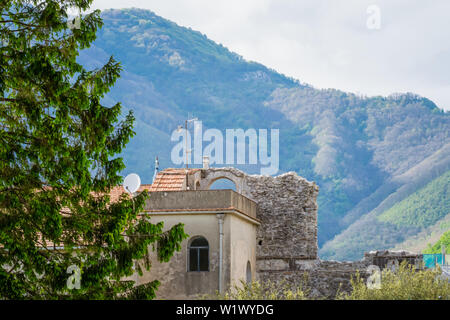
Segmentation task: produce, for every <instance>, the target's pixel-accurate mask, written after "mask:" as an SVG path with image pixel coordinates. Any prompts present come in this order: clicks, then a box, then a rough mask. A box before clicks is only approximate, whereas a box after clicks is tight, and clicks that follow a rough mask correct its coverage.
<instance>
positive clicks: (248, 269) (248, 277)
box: [246, 261, 252, 284]
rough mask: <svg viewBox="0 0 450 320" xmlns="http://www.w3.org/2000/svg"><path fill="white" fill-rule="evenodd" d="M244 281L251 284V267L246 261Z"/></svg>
mask: <svg viewBox="0 0 450 320" xmlns="http://www.w3.org/2000/svg"><path fill="white" fill-rule="evenodd" d="M246 280H247V283H248V284H250V283H251V282H252V266H251V264H250V261H247V272H246Z"/></svg>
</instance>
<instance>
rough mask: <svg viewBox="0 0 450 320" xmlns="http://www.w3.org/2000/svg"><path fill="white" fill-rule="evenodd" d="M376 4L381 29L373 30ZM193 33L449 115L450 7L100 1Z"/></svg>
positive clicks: (390, 1)
mask: <svg viewBox="0 0 450 320" xmlns="http://www.w3.org/2000/svg"><path fill="white" fill-rule="evenodd" d="M369 5H377V6H378V7H379V8H380V13H381V25H380V26H381V28H380V29H379V30H370V29H368V28H367V23H366V22H367V18H368V14H367V12H366V10H367V7H368V6H369ZM94 7H96V8H100V9H106V8H125V7H138V8H145V9H150V10H152V11H154V12H155V13H156V14H158V15H160V16H162V17H164V18H167V19H170V20H172V21H174V22H176V23H178V24H179V25H182V26H187V27H191V28H192V29H195V30H198V31H200V32H202V33H204V34H206V35H207V36H208V37H209V38H210V39H212V40H214V41H216V42H218V43H222V44H223V45H225V46H226V47H228V48H229V49H230V50H232V51H235V52H237V53H238V54H240V55H242V56H244V58H246V59H248V60H254V61H258V62H260V63H263V64H264V65H266V66H268V67H271V68H273V69H275V70H277V71H279V72H281V73H284V74H286V75H288V76H292V77H294V78H297V79H299V80H301V81H302V82H306V83H310V84H312V85H314V86H316V87H319V88H338V89H343V90H346V91H352V92H359V93H364V94H368V95H374V94H383V95H386V94H390V93H392V92H405V91H410V92H415V93H418V94H421V95H424V96H426V97H428V98H430V99H432V100H433V101H435V102H436V103H437V104H438V106H439V107H441V108H444V109H446V110H450V90H449V89H450V19H449V18H448V17H449V15H450V1H448V0H433V1H420V0H346V1H335V0H304V1H296V0H169V1H168V0H152V1H145V0H127V1H124V0H122V1H119V0H96V1H95V2H94Z"/></svg>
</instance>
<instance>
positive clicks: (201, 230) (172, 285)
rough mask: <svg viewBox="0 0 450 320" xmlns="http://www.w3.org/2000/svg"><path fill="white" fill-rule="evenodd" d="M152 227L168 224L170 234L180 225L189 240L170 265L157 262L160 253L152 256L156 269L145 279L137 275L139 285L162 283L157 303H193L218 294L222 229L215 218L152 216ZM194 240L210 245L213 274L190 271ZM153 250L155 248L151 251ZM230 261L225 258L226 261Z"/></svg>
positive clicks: (185, 241)
mask: <svg viewBox="0 0 450 320" xmlns="http://www.w3.org/2000/svg"><path fill="white" fill-rule="evenodd" d="M151 221H152V223H157V222H159V221H164V229H165V230H167V229H169V228H171V227H172V226H174V225H175V224H177V223H184V224H185V227H184V230H185V232H186V233H187V234H188V235H189V239H187V240H184V241H183V243H182V250H181V251H180V252H175V254H174V256H173V257H172V258H171V259H170V261H169V262H163V263H160V262H158V261H157V258H156V253H155V252H151V255H150V259H151V261H152V267H151V269H150V272H145V273H144V275H143V276H142V277H138V276H137V275H135V280H136V281H137V283H138V284H142V283H147V282H149V281H152V280H154V279H158V280H159V281H160V282H161V285H160V287H159V289H158V291H157V296H156V297H157V299H193V298H196V297H197V295H198V294H214V292H215V291H216V290H218V288H219V287H218V278H219V270H218V265H219V227H218V221H217V218H216V215H215V214H189V215H187V214H186V215H152V218H151ZM194 236H203V237H205V238H206V239H207V240H208V243H209V261H210V264H209V268H210V269H209V271H205V272H188V271H187V261H188V260H187V252H188V250H187V247H188V243H189V240H190V239H191V238H192V237H194ZM150 250H151V248H150ZM226 259H228V258H227V257H225V260H226Z"/></svg>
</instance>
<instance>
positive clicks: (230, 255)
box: [134, 168, 318, 299]
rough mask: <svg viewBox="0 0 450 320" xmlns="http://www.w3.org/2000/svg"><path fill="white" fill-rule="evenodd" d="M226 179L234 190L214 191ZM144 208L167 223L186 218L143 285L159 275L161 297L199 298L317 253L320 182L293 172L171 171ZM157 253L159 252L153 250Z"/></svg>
mask: <svg viewBox="0 0 450 320" xmlns="http://www.w3.org/2000/svg"><path fill="white" fill-rule="evenodd" d="M221 179H226V180H228V181H231V182H232V184H233V186H234V188H233V189H234V190H210V187H211V185H212V184H213V183H214V182H216V181H218V180H221ZM143 189H147V190H148V191H150V198H149V200H148V202H147V204H146V207H145V210H144V212H142V213H141V214H145V215H150V216H151V219H152V221H153V222H154V223H156V222H159V221H164V225H165V228H166V229H169V228H170V227H171V226H173V225H174V224H176V223H180V222H181V223H184V225H185V232H186V233H187V234H188V235H189V239H187V240H185V241H184V242H183V243H182V250H181V251H180V252H176V253H175V255H174V256H173V258H172V259H171V260H170V261H169V262H168V263H159V262H157V261H156V259H152V261H153V265H152V267H151V270H150V272H148V273H145V274H144V275H143V276H142V277H139V276H138V275H135V276H134V280H135V281H137V283H138V284H140V283H145V282H148V281H151V280H153V279H158V280H160V281H161V286H160V288H159V290H158V293H157V297H158V298H162V299H178V298H180V299H181V298H195V297H197V296H198V295H201V294H214V293H215V292H216V291H222V292H223V291H224V290H226V289H227V288H229V287H230V286H232V285H234V284H239V283H240V281H252V280H256V279H261V278H264V277H265V276H266V273H271V274H273V273H275V274H276V273H277V272H279V271H282V270H284V268H285V267H286V266H289V265H296V264H299V263H300V262H301V261H311V260H316V259H317V205H316V197H317V192H318V188H317V186H316V185H315V184H314V183H312V182H308V181H307V180H306V179H303V178H301V177H299V176H298V175H297V174H295V173H293V172H290V173H286V174H283V175H280V176H278V177H270V176H257V175H247V174H245V173H244V172H242V171H240V170H237V169H235V168H207V169H189V170H185V169H166V170H163V171H161V172H159V173H158V174H157V175H156V178H155V180H154V182H153V184H152V185H150V186H145V187H143ZM152 254H155V253H152Z"/></svg>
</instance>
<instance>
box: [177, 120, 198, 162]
mask: <svg viewBox="0 0 450 320" xmlns="http://www.w3.org/2000/svg"><path fill="white" fill-rule="evenodd" d="M197 120H198V118H190V119H189V116H188V119H186V120H185V121H184V130H185V131H184V132H185V139H184V142H185V144H186V147H185V150H186V170H187V169H188V167H189V166H188V162H189V158H188V154H189V153H191V152H192V150H191V149H189V150H188V148H187V133H188V123H191V122H194V121H197ZM181 129H183V127H182V126H178V129H177V130H178V131H181Z"/></svg>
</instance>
